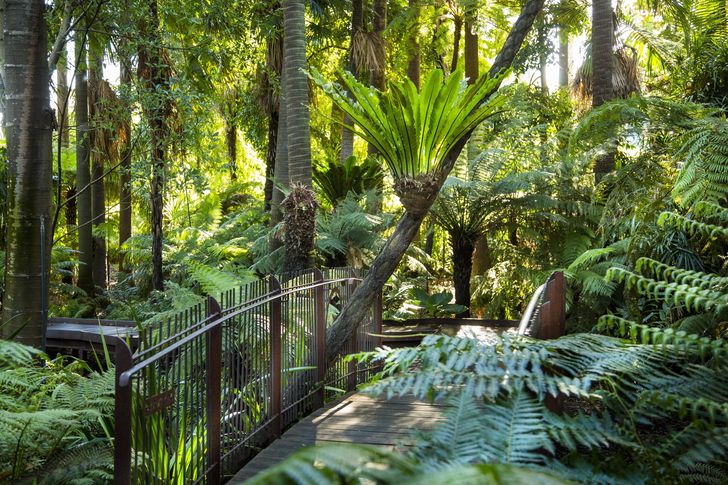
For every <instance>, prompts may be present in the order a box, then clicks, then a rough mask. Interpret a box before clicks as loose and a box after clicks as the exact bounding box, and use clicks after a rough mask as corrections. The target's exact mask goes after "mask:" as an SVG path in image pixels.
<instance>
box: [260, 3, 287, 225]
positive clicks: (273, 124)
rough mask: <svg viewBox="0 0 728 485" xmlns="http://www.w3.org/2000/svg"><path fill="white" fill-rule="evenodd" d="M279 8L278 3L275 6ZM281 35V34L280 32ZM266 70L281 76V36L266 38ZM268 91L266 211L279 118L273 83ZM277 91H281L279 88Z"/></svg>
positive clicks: (269, 196) (270, 196) (271, 184)
mask: <svg viewBox="0 0 728 485" xmlns="http://www.w3.org/2000/svg"><path fill="white" fill-rule="evenodd" d="M276 8H277V9H280V5H277V6H276ZM281 35H282V34H281ZM265 45H266V56H265V64H266V70H267V72H268V73H269V74H268V76H270V73H276V75H277V78H278V80H279V82H281V83H282V78H281V62H282V60H281V58H282V57H283V38H282V37H275V38H270V37H268V38H266V40H265ZM267 86H268V89H269V90H270V92H269V93H268V96H267V98H268V100H269V103H268V106H267V112H268V148H267V150H266V155H265V189H264V209H265V211H266V212H269V211H270V210H271V205H272V200H273V178H274V177H275V167H276V157H277V156H278V153H277V152H278V123H279V118H280V96H279V95H277V93H275V91H274V85H273V83H271V82H268V84H267ZM279 91H282V89H280V90H279Z"/></svg>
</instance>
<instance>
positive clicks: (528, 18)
mask: <svg viewBox="0 0 728 485" xmlns="http://www.w3.org/2000/svg"><path fill="white" fill-rule="evenodd" d="M543 2H544V0H528V2H527V3H526V4H525V5H524V7H523V9H522V10H521V14H520V15H519V16H518V19H517V20H516V22H515V24H514V25H513V28H512V29H511V32H510V33H509V34H508V37H507V38H506V41H505V43H504V44H503V47H502V48H501V50H500V52H499V53H498V55H497V56H496V58H495V61H494V62H493V65H492V66H491V68H490V71H489V74H490V75H491V77H493V76H495V75H497V74H498V73H500V72H502V71H503V70H504V69H507V68H508V67H509V66H510V65H511V63H512V62H513V59H514V58H515V56H516V54H517V53H518V50H519V49H520V47H521V44H522V43H523V40H524V39H525V38H526V35H527V34H528V32H529V31H530V30H531V27H532V25H533V21H534V20H535V18H536V16H537V15H538V13H539V12H540V11H541V9H542V8H543ZM491 94H492V93H488V94H487V95H486V97H489V96H490V95H491ZM469 137H470V133H468V134H466V135H465V136H463V138H462V139H460V141H459V142H458V143H457V144H456V146H455V147H454V148H453V149H452V150H451V151H450V152H448V154H447V156H446V157H445V161H444V163H443V171H444V173H443V180H444V178H445V176H447V174H448V173H450V171H451V170H452V167H453V165H454V164H455V161H456V160H457V159H458V157H459V156H460V153H461V152H462V150H463V147H464V146H465V144H466V143H467V141H468V138H469ZM422 209H427V210H429V207H427V208H422ZM427 210H424V211H421V212H418V214H421V215H414V214H412V213H410V212H405V213H404V215H403V216H402V218H401V219H400V220H399V222H398V223H397V227H396V228H395V230H394V232H393V233H392V235H391V236H390V238H389V239H388V240H387V242H386V243H385V244H384V247H383V248H382V250H381V251H380V252H379V254H378V255H377V257H376V259H375V260H374V262H373V263H372V265H371V268H370V269H369V273H368V274H367V276H366V278H364V280H363V281H362V282H361V283H360V284H359V285H358V286H357V288H356V290H355V291H354V294H353V295H352V297H351V298H350V300H349V302H348V303H347V304H346V306H345V307H344V308H343V309H342V310H341V313H339V316H338V317H337V318H336V321H335V322H334V324H333V325H332V326H331V327H330V328H329V330H328V331H327V334H326V355H327V358H328V359H329V360H333V359H334V358H336V357H337V356H338V355H339V354H340V353H341V351H342V349H343V348H344V346H345V344H346V342H347V341H348V340H349V339H350V338H351V335H352V334H353V333H354V332H355V331H356V329H357V326H358V325H359V323H360V322H361V321H363V320H364V318H365V317H366V315H367V313H368V312H369V311H370V310H371V308H372V304H373V303H374V300H375V298H376V297H377V295H378V294H379V292H381V291H382V288H383V287H384V284H385V283H386V282H387V280H388V279H389V277H390V276H391V275H392V273H393V272H394V270H395V269H396V268H397V265H398V264H399V262H400V261H401V260H402V256H404V253H405V251H406V250H407V248H408V247H409V245H410V244H411V243H412V241H413V240H414V238H415V237H417V233H418V230H419V228H420V225H421V224H422V220H423V218H424V217H425V214H426V213H427Z"/></svg>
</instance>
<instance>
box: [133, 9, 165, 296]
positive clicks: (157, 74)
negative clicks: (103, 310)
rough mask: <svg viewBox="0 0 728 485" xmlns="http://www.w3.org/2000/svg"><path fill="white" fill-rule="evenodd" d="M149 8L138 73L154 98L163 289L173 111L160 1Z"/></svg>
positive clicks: (155, 257) (156, 276)
mask: <svg viewBox="0 0 728 485" xmlns="http://www.w3.org/2000/svg"><path fill="white" fill-rule="evenodd" d="M148 8H149V12H148V14H149V16H148V18H147V19H146V22H147V23H146V25H145V26H144V30H145V32H144V40H145V42H144V44H143V45H142V46H141V48H140V50H139V56H138V67H137V71H138V72H137V75H138V76H139V77H140V79H141V80H142V83H143V84H144V87H145V89H146V91H147V92H148V93H149V94H150V95H151V98H153V99H150V101H149V103H148V104H147V106H146V107H145V116H146V118H147V124H148V125H149V130H150V144H151V159H152V181H151V202H152V204H151V205H152V220H151V226H152V288H153V289H155V290H158V291H162V290H164V273H163V268H162V251H163V244H164V238H163V233H162V222H163V219H162V218H163V209H164V195H163V192H164V159H165V157H166V143H167V118H168V116H169V111H170V105H169V100H168V99H167V97H166V95H165V94H164V91H165V89H166V86H167V84H168V78H169V73H168V68H167V66H166V65H164V64H163V63H164V60H163V56H162V47H161V46H160V38H159V14H158V10H157V1H156V0H149V4H148Z"/></svg>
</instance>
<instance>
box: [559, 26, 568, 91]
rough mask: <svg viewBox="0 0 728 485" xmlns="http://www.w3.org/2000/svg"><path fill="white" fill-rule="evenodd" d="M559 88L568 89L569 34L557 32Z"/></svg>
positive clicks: (563, 31) (561, 30)
mask: <svg viewBox="0 0 728 485" xmlns="http://www.w3.org/2000/svg"><path fill="white" fill-rule="evenodd" d="M559 87H562V88H568V87H569V33H568V32H567V31H566V30H564V29H563V28H562V29H560V31H559Z"/></svg>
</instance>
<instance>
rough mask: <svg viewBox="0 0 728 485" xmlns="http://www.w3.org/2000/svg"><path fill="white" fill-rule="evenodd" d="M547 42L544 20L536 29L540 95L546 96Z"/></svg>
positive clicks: (547, 89)
mask: <svg viewBox="0 0 728 485" xmlns="http://www.w3.org/2000/svg"><path fill="white" fill-rule="evenodd" d="M547 40H548V30H547V29H546V26H545V25H544V20H542V21H541V25H539V27H538V44H539V46H538V66H539V71H540V74H541V94H543V95H544V96H548V94H549V85H548V79H547V77H546V71H547V69H548V56H547V55H546V46H547V44H548V43H547Z"/></svg>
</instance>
